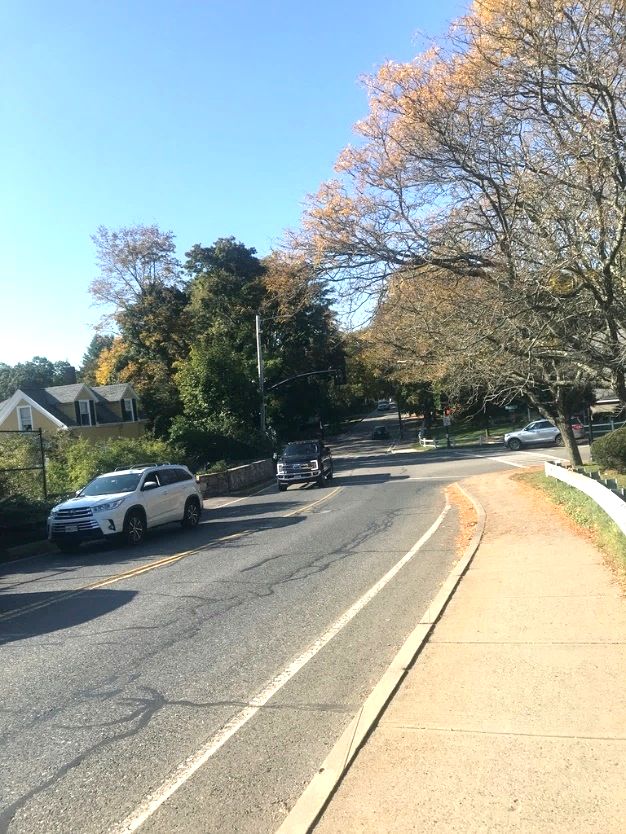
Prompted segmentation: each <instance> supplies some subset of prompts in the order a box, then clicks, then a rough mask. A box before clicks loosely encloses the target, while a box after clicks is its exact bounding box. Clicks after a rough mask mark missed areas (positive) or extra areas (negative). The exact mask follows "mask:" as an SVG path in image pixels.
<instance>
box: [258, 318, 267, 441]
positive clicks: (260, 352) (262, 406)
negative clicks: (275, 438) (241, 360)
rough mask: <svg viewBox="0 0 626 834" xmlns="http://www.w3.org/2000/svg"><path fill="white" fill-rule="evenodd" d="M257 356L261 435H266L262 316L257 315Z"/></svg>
mask: <svg viewBox="0 0 626 834" xmlns="http://www.w3.org/2000/svg"><path fill="white" fill-rule="evenodd" d="M256 358H257V368H258V371H259V397H260V401H261V404H260V414H261V435H262V436H263V437H265V379H264V377H263V348H262V346H261V316H259V315H257V317H256Z"/></svg>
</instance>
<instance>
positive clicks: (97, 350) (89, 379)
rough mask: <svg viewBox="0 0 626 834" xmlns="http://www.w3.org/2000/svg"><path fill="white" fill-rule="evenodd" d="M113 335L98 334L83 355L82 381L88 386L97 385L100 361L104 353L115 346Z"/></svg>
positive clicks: (80, 373)
mask: <svg viewBox="0 0 626 834" xmlns="http://www.w3.org/2000/svg"><path fill="white" fill-rule="evenodd" d="M113 339H114V336H113V335H110V334H109V335H104V334H102V333H96V334H95V336H94V337H93V339H92V340H91V342H90V343H89V347H88V348H87V350H86V351H85V353H84V354H83V360H82V364H81V366H80V370H79V376H80V379H81V380H82V381H83V382H86V383H87V384H88V385H96V384H97V383H96V372H97V368H98V361H99V359H100V356H101V354H102V352H103V351H105V350H109V349H110V348H111V346H112V345H113Z"/></svg>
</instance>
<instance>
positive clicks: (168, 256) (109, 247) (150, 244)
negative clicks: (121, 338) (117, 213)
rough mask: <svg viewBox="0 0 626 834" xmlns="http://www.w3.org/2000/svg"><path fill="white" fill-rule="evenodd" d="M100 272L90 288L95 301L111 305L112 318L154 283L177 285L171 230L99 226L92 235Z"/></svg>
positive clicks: (178, 278)
mask: <svg viewBox="0 0 626 834" xmlns="http://www.w3.org/2000/svg"><path fill="white" fill-rule="evenodd" d="M91 239H92V241H93V242H94V244H95V246H96V252H97V263H98V265H99V267H100V274H99V275H98V277H97V278H94V280H93V281H92V282H91V284H90V286H89V291H90V293H91V295H92V296H93V298H94V300H95V302H96V303H97V304H108V305H112V306H113V308H114V312H113V314H112V316H113V319H115V318H116V315H117V314H118V313H119V312H120V311H123V310H126V309H128V308H129V307H131V306H132V305H133V304H135V303H136V302H137V301H139V300H140V299H141V298H142V296H143V295H144V294H145V293H146V292H147V291H149V290H152V289H154V288H155V287H157V286H161V287H173V286H177V285H178V284H179V283H180V280H181V274H180V264H179V262H178V260H177V259H176V258H175V256H174V252H175V251H176V244H175V243H174V234H173V233H172V232H162V231H161V230H160V229H159V227H158V226H156V225H152V226H142V225H138V226H129V227H123V228H121V229H116V230H113V231H110V230H109V229H107V228H106V227H105V226H99V227H98V231H97V232H96V234H95V235H92V237H91Z"/></svg>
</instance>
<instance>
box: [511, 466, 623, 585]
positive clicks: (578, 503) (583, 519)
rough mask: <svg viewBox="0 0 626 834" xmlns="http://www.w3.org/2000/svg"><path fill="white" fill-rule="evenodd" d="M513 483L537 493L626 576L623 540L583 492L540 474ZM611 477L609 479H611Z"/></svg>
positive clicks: (518, 475)
mask: <svg viewBox="0 0 626 834" xmlns="http://www.w3.org/2000/svg"><path fill="white" fill-rule="evenodd" d="M512 477H513V479H516V480H520V481H523V482H524V483H526V484H528V485H529V486H531V487H533V488H534V489H537V490H540V491H541V492H543V493H545V495H546V496H547V497H548V498H549V499H550V501H552V502H553V503H554V504H556V505H557V506H558V507H561V508H562V509H563V510H564V512H566V513H567V515H569V516H570V518H572V519H573V520H574V521H575V522H576V524H578V525H579V526H580V527H582V528H583V530H585V531H586V532H587V533H589V534H590V535H591V536H592V538H593V540H594V543H595V544H596V545H597V547H598V548H599V549H600V550H602V552H603V553H605V554H606V555H607V556H608V557H609V559H610V560H611V562H612V563H613V564H614V565H615V567H616V568H617V570H618V571H619V572H620V574H621V575H622V576H626V536H625V535H624V533H622V531H621V530H620V528H619V527H618V526H617V524H616V523H615V522H614V521H613V519H612V518H611V517H610V516H609V515H607V513H605V512H604V510H603V509H602V508H601V507H600V506H598V504H596V502H595V501H594V500H593V498H590V497H589V496H588V495H586V494H585V493H584V492H580V490H578V489H576V488H575V487H571V486H569V484H566V483H563V481H559V480H557V479H556V478H548V477H546V476H545V475H544V474H543V472H518V473H516V474H515V475H513V476H512ZM611 477H612V476H611Z"/></svg>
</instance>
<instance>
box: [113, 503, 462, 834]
mask: <svg viewBox="0 0 626 834" xmlns="http://www.w3.org/2000/svg"><path fill="white" fill-rule="evenodd" d="M450 506H451V505H450V504H449V503H448V502H446V506H445V507H444V509H443V511H442V512H441V514H440V516H439V517H438V518H437V520H436V521H435V522H434V523H433V524H432V525H431V527H430V528H429V529H428V530H427V531H426V532H425V533H424V535H423V536H422V537H421V539H419V541H417V542H416V543H415V544H414V545H413V547H412V548H411V549H410V550H409V552H408V553H406V554H405V555H404V556H403V557H402V559H400V561H399V562H396V564H395V565H394V566H393V567H392V568H391V570H389V571H388V572H387V573H386V574H385V575H384V576H383V577H382V579H380V580H379V581H378V582H377V583H376V584H375V585H373V586H372V587H371V588H370V589H369V591H367V593H365V594H364V595H363V596H362V597H361V598H360V599H359V600H357V602H355V603H354V605H353V606H352V607H351V608H349V609H348V610H347V611H346V612H345V613H344V614H343V615H342V616H341V617H340V618H339V619H338V620H337V622H336V623H335V624H334V625H332V626H331V627H330V628H329V629H328V630H327V631H325V632H324V634H322V636H321V637H319V638H318V639H317V640H316V641H315V642H314V643H313V644H312V645H311V646H309V648H308V649H306V651H304V652H303V653H302V654H301V655H300V656H299V657H297V658H296V659H295V660H294V661H292V662H291V663H290V664H289V666H287V667H286V668H285V669H283V671H282V672H280V673H279V674H278V675H277V676H276V677H275V678H274V679H273V680H272V681H270V683H269V684H268V685H267V686H266V687H265V688H264V689H262V690H261V692H259V693H258V694H257V695H255V697H254V698H252V700H251V701H249V703H248V706H247V707H245V708H244V709H242V710H241V711H240V712H239V713H237V715H235V716H234V717H233V718H232V719H231V720H230V721H229V722H228V723H226V724H225V725H224V726H223V727H222V728H221V729H220V730H219V731H218V732H217V733H216V734H215V735H214V736H213V737H212V738H210V739H209V740H208V741H207V742H206V744H205V745H204V746H203V747H201V748H200V749H199V750H198V751H197V752H196V753H194V754H193V755H191V756H189V757H188V758H187V759H186V760H185V761H184V762H181V764H180V765H179V766H178V767H177V768H176V770H175V771H174V772H173V773H172V774H171V775H170V776H169V777H168V778H167V779H166V780H165V782H163V784H162V785H161V786H160V787H159V788H157V790H156V791H154V792H153V793H152V794H150V795H149V796H148V797H147V798H146V799H145V800H144V802H142V803H141V804H140V805H139V807H138V808H137V809H136V810H135V811H133V812H132V813H131V814H129V816H127V817H126V819H125V820H124V821H123V822H122V823H121V824H120V825H119V826H116V827H115V828H113V829H111V832H110V834H128V833H129V832H132V831H136V830H137V829H138V828H140V826H142V825H143V823H144V822H146V820H148V819H149V818H150V817H151V816H152V814H154V812H155V811H156V810H158V808H160V807H161V805H163V803H164V802H166V800H168V799H169V797H170V796H172V795H173V794H174V793H176V791H177V790H178V789H179V788H180V787H182V786H183V785H184V784H185V782H187V781H188V780H189V779H190V778H191V776H193V774H194V773H195V772H196V771H197V770H199V769H200V768H201V767H202V765H204V764H205V763H206V762H207V761H208V760H209V759H210V758H211V756H213V755H214V754H215V753H216V752H217V751H218V750H219V749H220V748H221V747H222V746H223V745H224V744H225V743H226V742H227V741H228V739H229V738H231V736H233V735H234V734H235V733H236V732H237V731H238V730H240V729H241V728H242V727H243V726H244V724H246V723H247V722H248V721H249V720H250V719H251V718H252V717H253V716H254V715H256V713H257V712H258V711H259V709H260V708H261V707H262V706H264V705H265V704H266V703H267V702H268V701H269V700H270V698H272V697H273V696H274V695H275V694H276V693H277V692H278V691H279V690H280V689H282V687H283V686H284V685H285V684H286V683H287V682H288V681H289V680H291V678H292V677H293V676H294V675H295V674H296V673H297V672H299V671H300V669H302V667H303V666H304V665H305V664H306V663H308V662H309V660H311V658H313V657H315V655H316V654H317V653H318V652H319V651H320V649H323V648H324V646H326V645H327V644H328V643H329V642H330V641H331V640H332V639H333V637H335V636H336V635H337V634H339V632H340V631H341V630H342V629H343V628H344V627H345V626H346V625H347V624H348V623H349V622H350V621H351V620H352V619H353V618H354V617H355V616H356V615H357V614H358V613H359V611H361V610H362V609H363V608H365V606H366V605H367V603H368V602H371V600H372V599H374V597H375V596H376V595H377V594H378V593H379V592H380V591H382V589H383V588H384V587H385V585H387V584H388V583H389V582H390V581H391V580H392V579H393V577H394V576H395V575H396V574H397V573H398V572H399V571H400V570H402V568H403V567H404V566H405V565H406V564H407V563H408V562H410V560H411V559H412V558H413V556H415V554H416V553H417V552H418V551H419V550H420V549H421V548H422V547H423V546H424V545H425V544H426V542H427V541H428V540H429V539H430V538H431V536H432V535H433V534H434V533H435V532H436V531H437V530H438V529H439V527H440V525H441V523H442V522H443V520H444V518H445V517H446V515H447V514H448V512H449V511H450Z"/></svg>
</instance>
